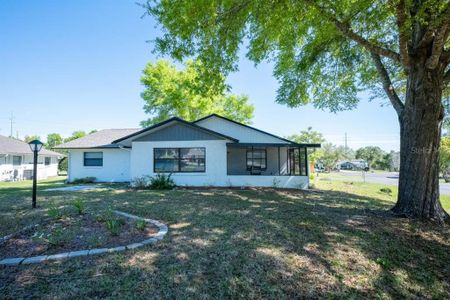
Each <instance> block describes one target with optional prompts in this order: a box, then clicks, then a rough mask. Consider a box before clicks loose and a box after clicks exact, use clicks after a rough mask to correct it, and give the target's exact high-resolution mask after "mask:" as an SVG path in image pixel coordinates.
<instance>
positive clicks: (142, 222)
mask: <svg viewBox="0 0 450 300" xmlns="http://www.w3.org/2000/svg"><path fill="white" fill-rule="evenodd" d="M146 225H147V222H145V220H142V219H138V220H136V224H135V227H136V229H137V230H140V231H143V230H144V229H145V226H146Z"/></svg>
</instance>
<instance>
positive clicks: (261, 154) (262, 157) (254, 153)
mask: <svg viewBox="0 0 450 300" xmlns="http://www.w3.org/2000/svg"><path fill="white" fill-rule="evenodd" d="M266 159H267V152H266V149H253V150H247V170H249V171H250V170H252V169H253V168H255V169H261V170H265V169H266V168H267V160H266Z"/></svg>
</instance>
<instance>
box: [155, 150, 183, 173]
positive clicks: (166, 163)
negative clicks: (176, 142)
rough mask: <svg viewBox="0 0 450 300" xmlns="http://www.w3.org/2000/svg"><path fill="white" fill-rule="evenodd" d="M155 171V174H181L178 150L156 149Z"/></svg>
mask: <svg viewBox="0 0 450 300" xmlns="http://www.w3.org/2000/svg"><path fill="white" fill-rule="evenodd" d="M153 169H154V172H155V173H163V172H179V171H180V165H179V153H178V148H155V150H154V160H153Z"/></svg>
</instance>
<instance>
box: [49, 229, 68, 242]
mask: <svg viewBox="0 0 450 300" xmlns="http://www.w3.org/2000/svg"><path fill="white" fill-rule="evenodd" d="M46 240H47V242H48V243H49V244H50V246H51V247H59V246H63V245H64V244H65V243H66V242H67V241H68V236H67V234H66V233H65V232H64V231H63V230H62V229H61V228H59V227H58V228H55V229H53V231H52V232H51V233H50V235H49V236H48V237H47V239H46Z"/></svg>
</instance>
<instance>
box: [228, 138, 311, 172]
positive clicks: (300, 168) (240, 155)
mask: <svg viewBox="0 0 450 300" xmlns="http://www.w3.org/2000/svg"><path fill="white" fill-rule="evenodd" d="M306 153H307V149H306V147H301V146H292V145H286V144H242V143H233V144H228V145H227V175H254V176H308V167H307V166H308V158H307V154H306Z"/></svg>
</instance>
